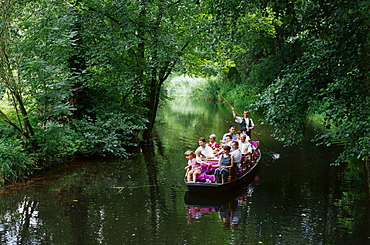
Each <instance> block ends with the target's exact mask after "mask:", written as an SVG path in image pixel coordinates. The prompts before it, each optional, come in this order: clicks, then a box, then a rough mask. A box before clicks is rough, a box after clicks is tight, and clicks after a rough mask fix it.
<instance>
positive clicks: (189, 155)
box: [184, 151, 202, 182]
mask: <svg viewBox="0 0 370 245" xmlns="http://www.w3.org/2000/svg"><path fill="white" fill-rule="evenodd" d="M184 155H185V158H186V159H188V166H186V167H185V170H186V171H187V182H190V181H191V177H193V182H195V181H196V179H197V175H198V174H201V173H202V166H201V164H200V163H198V162H197V160H196V156H195V153H194V152H192V151H186V152H185V153H184Z"/></svg>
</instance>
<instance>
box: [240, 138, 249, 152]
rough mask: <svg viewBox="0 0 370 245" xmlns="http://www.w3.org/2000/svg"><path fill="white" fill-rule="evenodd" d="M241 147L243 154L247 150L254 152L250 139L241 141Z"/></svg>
mask: <svg viewBox="0 0 370 245" xmlns="http://www.w3.org/2000/svg"><path fill="white" fill-rule="evenodd" d="M239 147H240V150H241V152H242V154H245V153H247V152H250V153H252V145H251V143H249V142H248V141H244V143H242V142H241V141H239Z"/></svg>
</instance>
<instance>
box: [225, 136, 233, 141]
mask: <svg viewBox="0 0 370 245" xmlns="http://www.w3.org/2000/svg"><path fill="white" fill-rule="evenodd" d="M225 138H226V141H227V142H229V141H232V140H233V137H231V135H230V134H228V135H226V136H225Z"/></svg>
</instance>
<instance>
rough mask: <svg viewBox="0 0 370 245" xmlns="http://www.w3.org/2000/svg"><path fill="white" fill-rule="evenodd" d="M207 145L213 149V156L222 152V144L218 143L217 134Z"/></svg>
mask: <svg viewBox="0 0 370 245" xmlns="http://www.w3.org/2000/svg"><path fill="white" fill-rule="evenodd" d="M207 145H208V146H209V147H211V148H212V150H213V154H217V152H219V150H220V144H219V143H217V142H216V135H215V134H211V135H210V136H209V142H208V143H207Z"/></svg>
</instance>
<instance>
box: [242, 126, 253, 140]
mask: <svg viewBox="0 0 370 245" xmlns="http://www.w3.org/2000/svg"><path fill="white" fill-rule="evenodd" d="M240 132H241V134H240V135H242V134H245V135H246V136H247V138H246V140H247V141H250V140H251V138H250V137H249V136H248V135H247V128H246V127H243V128H241V129H240Z"/></svg>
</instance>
